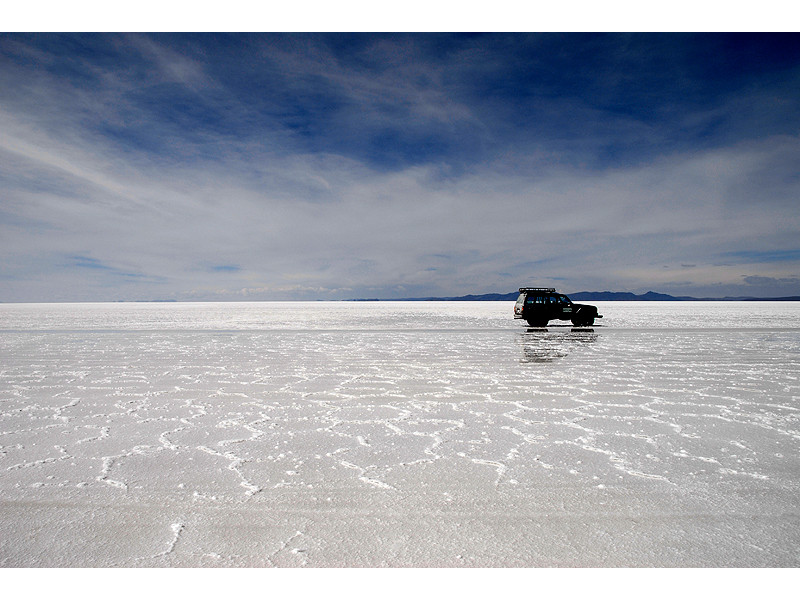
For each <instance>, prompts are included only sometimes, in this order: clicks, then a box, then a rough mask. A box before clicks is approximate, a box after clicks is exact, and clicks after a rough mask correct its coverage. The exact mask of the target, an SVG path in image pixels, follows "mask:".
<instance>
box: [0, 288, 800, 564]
mask: <svg viewBox="0 0 800 600" xmlns="http://www.w3.org/2000/svg"><path fill="white" fill-rule="evenodd" d="M597 304H598V306H599V307H600V312H601V313H602V314H604V315H605V317H604V319H602V320H600V321H598V325H597V326H596V327H594V328H593V330H585V329H581V330H572V328H570V327H564V326H557V325H558V322H556V323H554V324H553V326H551V327H548V328H547V330H546V331H544V330H542V331H540V330H528V329H527V328H526V327H524V326H522V325H521V322H520V321H514V320H513V319H512V318H511V311H512V306H513V303H507V302H498V303H494V302H477V303H462V302H454V303H418V302H413V303H394V302H383V303H247V304H171V303H169V304H62V305H54V304H49V305H0V330H2V334H1V336H0V565H3V566H145V567H148V566H742V567H756V566H791V567H797V566H800V565H799V564H798V563H799V562H800V561H799V560H798V556H800V553H799V552H798V551H799V550H800V527H798V525H800V522H798V521H799V519H798V498H800V494H799V493H798V492H800V489H799V488H800V458H799V457H800V453H799V452H798V450H800V419H798V417H799V416H800V403H799V402H798V399H800V380H799V379H798V378H799V377H800V369H798V359H800V305H798V304H796V303H611V302H609V303H597Z"/></svg>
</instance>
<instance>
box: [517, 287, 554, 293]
mask: <svg viewBox="0 0 800 600" xmlns="http://www.w3.org/2000/svg"><path fill="white" fill-rule="evenodd" d="M519 291H520V292H548V293H553V292H555V291H556V288H529V287H521V288H519Z"/></svg>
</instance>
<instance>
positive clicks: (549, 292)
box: [514, 288, 603, 327]
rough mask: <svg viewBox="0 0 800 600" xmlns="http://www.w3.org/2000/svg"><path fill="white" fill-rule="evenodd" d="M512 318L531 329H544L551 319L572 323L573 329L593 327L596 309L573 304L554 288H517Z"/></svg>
mask: <svg viewBox="0 0 800 600" xmlns="http://www.w3.org/2000/svg"><path fill="white" fill-rule="evenodd" d="M514 318H515V319H525V320H526V321H527V322H528V325H530V326H531V327H546V326H547V322H548V321H550V320H551V319H560V320H562V321H572V324H573V325H574V326H575V327H585V326H587V325H594V320H595V319H602V318H603V315H598V314H597V307H596V306H591V305H589V304H574V303H573V302H572V300H570V299H569V298H567V297H566V296H565V295H564V294H557V293H556V290H555V288H519V298H517V303H516V304H515V305H514Z"/></svg>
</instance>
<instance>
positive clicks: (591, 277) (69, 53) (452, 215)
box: [0, 33, 800, 302]
mask: <svg viewBox="0 0 800 600" xmlns="http://www.w3.org/2000/svg"><path fill="white" fill-rule="evenodd" d="M533 285H542V286H553V287H556V288H558V289H559V290H560V291H563V292H567V293H570V292H577V291H583V290H590V291H595V290H596V291H602V290H612V291H632V292H635V293H642V292H645V291H648V290H654V291H657V292H661V293H669V294H675V295H692V296H701V297H702V296H715V297H716V296H762V297H775V296H786V295H800V35H797V34H781V33H772V34H724V33H706V34H700V33H654V34H635V33H626V34H611V33H601V34H592V33H567V34H557V33H539V34H504V33H487V34H461V33H453V34H438V33H417V34H372V33H355V34H347V33H331V34H289V33H275V34H210V33H205V34H166V33H154V34H131V33H126V34H106V33H102V34H101V33H92V34H58V33H42V34H23V33H5V34H0V301H3V302H58V301H114V300H178V301H206V300H207V301H217V300H230V301H242V300H316V299H320V300H340V299H351V298H387V299H388V298H404V297H424V296H458V295H464V294H482V293H491V292H501V293H508V292H512V291H514V290H516V289H517V288H518V287H521V286H533Z"/></svg>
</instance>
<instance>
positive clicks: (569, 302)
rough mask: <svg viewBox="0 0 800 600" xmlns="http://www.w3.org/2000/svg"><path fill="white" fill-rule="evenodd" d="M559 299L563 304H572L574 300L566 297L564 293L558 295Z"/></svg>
mask: <svg viewBox="0 0 800 600" xmlns="http://www.w3.org/2000/svg"><path fill="white" fill-rule="evenodd" d="M558 301H559V302H560V303H561V304H572V300H570V299H569V298H567V297H566V296H564V295H563V294H562V295H559V297H558Z"/></svg>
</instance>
